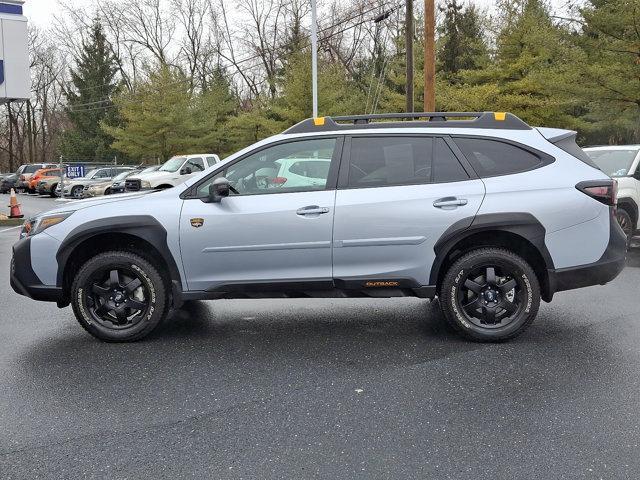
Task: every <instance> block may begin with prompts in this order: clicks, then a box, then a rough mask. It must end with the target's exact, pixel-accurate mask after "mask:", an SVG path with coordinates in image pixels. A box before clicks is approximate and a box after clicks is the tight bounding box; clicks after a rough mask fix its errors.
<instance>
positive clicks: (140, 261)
mask: <svg viewBox="0 0 640 480" xmlns="http://www.w3.org/2000/svg"><path fill="white" fill-rule="evenodd" d="M71 294H72V301H71V303H72V306H73V311H74V313H75V315H76V318H77V319H78V322H79V323H80V325H81V326H82V327H83V328H84V329H85V330H87V332H89V333H90V334H91V335H93V336H94V337H96V338H99V339H100V340H104V341H107V342H131V341H135V340H140V339H141V338H143V337H145V336H147V335H148V334H149V333H151V332H152V331H153V330H154V329H155V328H156V327H157V326H158V325H159V324H160V323H161V322H162V321H163V320H164V318H165V317H166V315H167V310H168V309H167V308H166V306H167V301H168V300H167V288H166V286H165V283H164V281H163V279H162V276H161V275H160V274H159V273H158V271H157V269H156V268H155V267H154V266H153V265H152V264H151V263H150V262H148V261H147V260H146V259H144V258H142V257H141V256H139V255H136V254H134V253H131V252H126V251H113V252H106V253H102V254H100V255H97V256H95V257H93V258H92V259H90V260H88V261H87V262H86V263H85V264H84V265H83V266H82V267H80V270H79V271H78V273H77V274H76V276H75V279H74V281H73V285H72V286H71Z"/></svg>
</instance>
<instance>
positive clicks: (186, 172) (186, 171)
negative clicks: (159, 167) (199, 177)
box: [180, 167, 192, 175]
mask: <svg viewBox="0 0 640 480" xmlns="http://www.w3.org/2000/svg"><path fill="white" fill-rule="evenodd" d="M190 173H192V170H191V167H182V169H181V170H180V175H189V174H190Z"/></svg>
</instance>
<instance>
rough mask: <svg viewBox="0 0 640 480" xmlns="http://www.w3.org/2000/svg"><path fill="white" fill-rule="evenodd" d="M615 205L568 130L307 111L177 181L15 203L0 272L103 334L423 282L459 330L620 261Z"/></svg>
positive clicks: (481, 118)
mask: <svg viewBox="0 0 640 480" xmlns="http://www.w3.org/2000/svg"><path fill="white" fill-rule="evenodd" d="M409 119H411V120H413V121H408V120H409ZM615 206H616V184H615V182H614V181H613V180H612V179H611V178H609V177H608V176H607V175H605V174H604V173H603V172H602V171H600V170H599V169H598V168H597V167H596V166H595V165H594V164H593V163H592V162H591V160H590V159H589V157H587V156H586V155H585V154H584V152H583V151H582V150H581V149H580V148H579V147H578V146H577V145H576V143H575V132H571V131H567V130H559V129H551V128H532V127H530V126H529V125H527V124H526V123H524V122H523V121H522V120H520V119H519V118H517V117H515V116H514V115H511V114H508V113H500V112H498V113H494V112H482V113H469V112H467V113H442V112H440V113H420V114H391V115H369V116H352V117H333V118H330V117H322V118H314V119H308V120H305V121H303V122H301V123H299V124H297V125H295V126H293V127H291V128H290V129H288V130H286V131H285V132H283V133H282V134H280V135H276V136H274V137H271V138H268V139H266V140H263V141H261V142H258V143H256V144H255V145H252V146H250V147H248V148H246V149H244V150H241V151H240V152H237V153H236V154H234V155H232V156H230V157H229V158H227V159H226V160H225V161H223V162H221V163H219V164H216V165H215V166H213V167H211V168H209V169H207V170H206V171H204V172H202V173H201V174H199V175H197V176H195V177H193V178H190V179H189V180H188V181H187V182H185V183H184V184H183V185H179V186H178V187H175V188H172V189H168V190H163V191H151V192H137V193H133V194H124V195H118V196H114V197H106V198H102V199H99V200H83V201H79V202H73V203H69V204H67V205H64V206H61V207H60V208H58V209H56V210H52V211H50V212H47V213H45V214H42V215H39V216H37V217H35V218H31V219H29V220H28V221H27V222H26V223H25V225H24V228H23V230H22V233H21V237H22V238H21V239H20V240H19V241H18V242H17V243H16V244H15V246H14V248H13V261H12V263H11V285H12V286H13V288H14V290H15V291H16V292H18V293H20V294H23V295H26V296H29V297H31V298H33V299H35V300H43V301H52V302H57V304H58V306H59V307H65V306H67V305H69V304H71V305H72V306H73V311H74V313H75V315H76V317H77V319H78V321H79V323H80V325H82V327H84V328H85V329H86V330H87V331H88V332H89V333H90V334H92V335H94V336H95V337H97V338H99V339H102V340H105V341H116V342H119V341H132V340H138V339H140V338H143V337H144V336H146V335H148V334H149V333H150V332H151V331H153V330H154V329H155V328H156V327H157V326H158V324H160V322H161V321H162V320H163V319H164V318H165V317H167V315H168V312H169V311H170V310H171V309H172V308H178V307H179V306H180V305H182V304H183V303H184V302H185V301H192V300H212V299H221V298H272V297H397V296H415V297H420V298H435V297H438V298H439V302H440V305H441V308H442V311H443V313H444V317H445V318H446V319H447V321H448V322H449V323H450V324H451V325H452V326H453V327H454V328H455V329H457V330H458V331H459V332H460V333H461V334H463V335H465V336H466V337H468V338H470V339H473V340H478V341H498V340H505V339H509V338H512V337H515V336H516V335H518V334H520V333H521V332H522V331H523V330H525V329H526V328H527V327H528V326H529V325H530V324H531V322H532V321H533V320H534V318H535V316H536V314H537V312H538V308H539V305H540V300H541V299H542V300H544V301H546V302H550V301H551V300H552V298H553V296H554V294H555V293H556V292H559V291H563V290H569V289H574V288H580V287H586V286H588V285H597V284H604V283H607V282H609V281H611V280H612V279H614V278H615V277H616V276H617V275H618V274H619V273H620V271H621V270H622V268H623V267H624V263H625V253H626V241H625V236H624V234H623V232H622V230H621V228H620V227H619V226H618V223H617V222H616V221H615Z"/></svg>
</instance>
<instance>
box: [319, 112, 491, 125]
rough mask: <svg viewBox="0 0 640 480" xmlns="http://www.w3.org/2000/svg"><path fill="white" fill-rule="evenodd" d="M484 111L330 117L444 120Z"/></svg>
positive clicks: (346, 119) (342, 119)
mask: <svg viewBox="0 0 640 480" xmlns="http://www.w3.org/2000/svg"><path fill="white" fill-rule="evenodd" d="M484 113H485V112H412V113H373V114H371V115H344V116H338V117H331V119H332V120H334V121H336V122H351V121H352V122H354V123H368V122H370V121H371V120H384V119H393V118H397V119H405V120H412V119H415V118H428V119H429V120H430V121H432V122H433V121H445V120H446V119H447V117H449V118H469V117H475V118H478V117H480V116H482V115H484Z"/></svg>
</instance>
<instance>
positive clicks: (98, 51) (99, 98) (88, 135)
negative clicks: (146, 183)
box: [59, 20, 118, 161]
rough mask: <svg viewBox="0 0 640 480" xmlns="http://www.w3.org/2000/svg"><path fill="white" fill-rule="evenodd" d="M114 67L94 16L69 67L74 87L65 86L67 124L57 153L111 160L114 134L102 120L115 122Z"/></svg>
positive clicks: (70, 157) (81, 158)
mask: <svg viewBox="0 0 640 480" xmlns="http://www.w3.org/2000/svg"><path fill="white" fill-rule="evenodd" d="M116 71H117V67H116V62H115V58H114V56H113V54H112V53H111V49H110V48H109V45H108V43H107V39H106V37H105V35H104V32H103V29H102V26H101V24H100V22H99V21H98V20H96V21H95V22H94V24H93V26H92V27H91V32H90V35H89V37H88V39H87V41H86V42H85V43H83V45H82V51H81V53H80V56H79V58H77V59H76V67H75V68H74V69H72V70H71V82H72V84H73V88H70V89H69V90H65V96H66V99H67V108H66V114H67V117H68V120H69V123H70V128H68V129H67V130H66V131H64V132H63V134H62V138H61V140H60V146H59V153H60V154H61V155H62V156H63V157H64V158H65V159H67V160H69V161H107V160H108V161H111V160H112V159H113V158H114V156H115V152H114V150H113V149H112V148H111V143H112V142H113V137H111V136H110V135H109V134H108V133H106V132H105V131H104V130H103V129H102V128H100V125H101V124H106V125H115V124H116V123H117V112H116V111H115V110H114V109H113V108H112V107H113V104H112V100H111V99H112V96H113V95H114V92H115V91H116V90H117V88H118V86H117V81H116V79H115V75H116Z"/></svg>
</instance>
